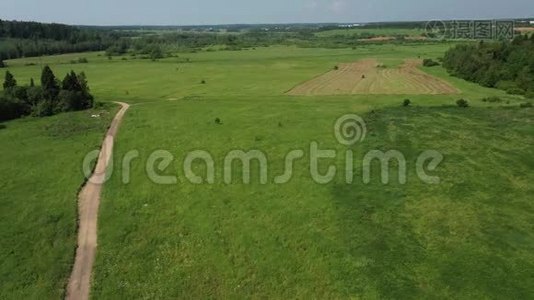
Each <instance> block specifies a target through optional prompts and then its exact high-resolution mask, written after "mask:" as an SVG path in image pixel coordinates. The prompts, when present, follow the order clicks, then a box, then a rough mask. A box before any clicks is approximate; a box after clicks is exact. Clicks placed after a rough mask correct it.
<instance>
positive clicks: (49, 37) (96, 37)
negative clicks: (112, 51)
mask: <svg viewBox="0 0 534 300" xmlns="http://www.w3.org/2000/svg"><path fill="white" fill-rule="evenodd" d="M132 35H133V34H132V33H131V32H126V31H122V32H119V31H112V30H105V29H97V28H89V27H76V26H69V25H63V24H43V23H37V22H19V21H5V20H0V60H2V59H4V60H5V59H14V58H20V57H29V56H40V55H51V54H63V53H72V52H83V51H101V50H104V49H106V48H108V47H109V46H110V45H112V44H114V43H115V42H116V41H117V40H119V39H121V38H124V37H128V36H132Z"/></svg>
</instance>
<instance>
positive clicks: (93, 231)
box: [66, 102, 130, 300]
mask: <svg viewBox="0 0 534 300" xmlns="http://www.w3.org/2000/svg"><path fill="white" fill-rule="evenodd" d="M116 103H117V104H120V105H121V109H120V110H119V112H118V113H117V114H116V115H115V117H114V118H113V121H112V122H111V126H110V127H109V129H108V132H107V134H106V137H105V139H104V142H103V143H102V149H101V150H100V154H99V155H98V161H97V163H96V168H95V171H94V173H93V175H91V178H90V179H89V180H88V182H87V184H86V185H85V186H84V187H83V188H82V190H81V192H80V194H79V195H78V218H79V225H78V248H77V249H76V258H75V261H74V267H73V269H72V273H71V275H70V278H69V283H68V286H67V296H66V299H68V300H86V299H89V293H90V291H91V274H92V269H93V263H94V260H95V254H96V247H97V230H98V229H97V225H98V207H99V205H100V193H101V191H102V185H103V184H104V182H105V180H104V178H105V174H106V168H107V167H108V163H109V161H110V159H111V155H112V153H113V142H114V139H115V135H116V134H117V132H118V128H119V125H120V123H121V121H122V118H123V117H124V114H125V113H126V111H127V110H128V108H129V107H130V106H129V105H128V104H126V103H122V102H116Z"/></svg>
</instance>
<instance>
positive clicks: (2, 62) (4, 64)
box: [0, 57, 6, 68]
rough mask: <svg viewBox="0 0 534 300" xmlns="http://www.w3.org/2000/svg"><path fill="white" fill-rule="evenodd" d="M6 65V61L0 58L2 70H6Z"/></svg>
mask: <svg viewBox="0 0 534 300" xmlns="http://www.w3.org/2000/svg"><path fill="white" fill-rule="evenodd" d="M5 67H6V63H4V60H3V59H2V58H1V57H0V68H5Z"/></svg>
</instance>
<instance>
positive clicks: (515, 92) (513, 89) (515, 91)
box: [506, 87, 525, 95]
mask: <svg viewBox="0 0 534 300" xmlns="http://www.w3.org/2000/svg"><path fill="white" fill-rule="evenodd" d="M506 92H507V93H508V94H510V95H524V94H525V91H524V90H523V89H520V88H518V87H511V88H508V89H506Z"/></svg>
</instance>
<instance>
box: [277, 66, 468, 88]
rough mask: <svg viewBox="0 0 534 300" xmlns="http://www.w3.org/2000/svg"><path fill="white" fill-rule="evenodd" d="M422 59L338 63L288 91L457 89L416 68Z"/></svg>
mask: <svg viewBox="0 0 534 300" xmlns="http://www.w3.org/2000/svg"><path fill="white" fill-rule="evenodd" d="M421 62H422V61H421V60H418V59H409V60H406V61H405V62H404V64H403V65H402V66H400V67H396V68H387V67H384V66H383V65H381V64H380V63H379V62H378V61H377V60H375V59H364V60H361V61H358V62H356V63H347V64H340V65H339V66H338V69H337V70H332V71H330V72H327V73H325V74H323V75H321V76H318V77H316V78H314V79H312V80H309V81H306V82H304V83H302V84H300V85H298V86H296V87H294V88H293V89H291V90H290V91H289V92H288V93H287V94H288V95H295V96H302V95H304V96H306V95H307V96H314V95H319V96H320V95H351V94H356V95H357V94H377V95H384V94H386V95H438V94H457V93H460V91H459V90H458V89H456V88H455V87H454V86H452V85H451V84H449V83H448V82H446V81H445V80H442V79H440V78H437V77H434V76H432V75H430V74H427V73H425V72H423V71H421V70H420V69H419V66H420V65H421Z"/></svg>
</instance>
